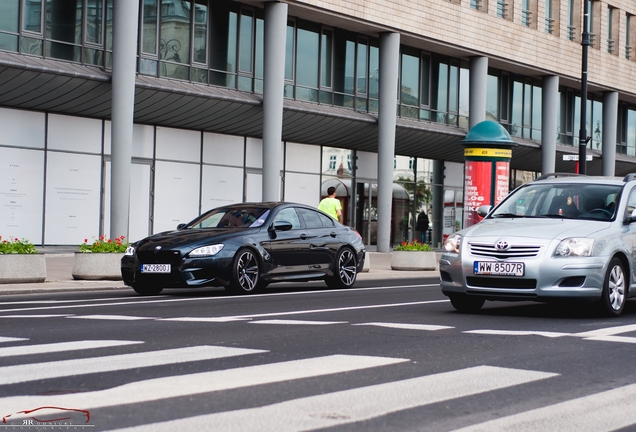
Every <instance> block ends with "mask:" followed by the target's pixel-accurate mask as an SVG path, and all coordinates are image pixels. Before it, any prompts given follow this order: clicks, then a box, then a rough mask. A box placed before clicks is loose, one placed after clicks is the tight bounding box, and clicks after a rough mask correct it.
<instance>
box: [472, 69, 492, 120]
mask: <svg viewBox="0 0 636 432" xmlns="http://www.w3.org/2000/svg"><path fill="white" fill-rule="evenodd" d="M468 85H469V87H468V92H469V98H468V100H469V102H468V109H469V113H468V116H469V117H468V125H469V127H471V128H472V127H473V126H475V125H476V124H477V123H481V122H482V121H484V120H486V94H487V90H488V57H471V58H470V79H469V84H468Z"/></svg>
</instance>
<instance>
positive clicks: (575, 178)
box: [531, 173, 636, 186]
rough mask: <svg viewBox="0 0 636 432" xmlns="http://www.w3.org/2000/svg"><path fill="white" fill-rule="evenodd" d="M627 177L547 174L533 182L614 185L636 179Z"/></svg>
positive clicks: (635, 178)
mask: <svg viewBox="0 0 636 432" xmlns="http://www.w3.org/2000/svg"><path fill="white" fill-rule="evenodd" d="M628 177H630V175H628V176H626V177H610V176H587V175H581V174H559V173H554V174H546V175H543V176H541V177H539V178H537V179H536V180H533V181H532V182H531V183H534V184H537V183H554V184H606V185H614V186H622V185H624V184H625V183H626V182H628V181H633V180H636V177H634V178H631V177H630V178H628Z"/></svg>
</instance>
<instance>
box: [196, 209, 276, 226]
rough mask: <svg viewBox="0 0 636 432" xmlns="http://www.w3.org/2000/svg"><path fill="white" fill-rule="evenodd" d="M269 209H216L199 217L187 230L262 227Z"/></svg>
mask: <svg viewBox="0 0 636 432" xmlns="http://www.w3.org/2000/svg"><path fill="white" fill-rule="evenodd" d="M268 213H269V209H267V208H262V207H251V206H246V207H232V208H218V209H214V210H212V211H210V212H209V213H206V214H204V215H201V216H200V217H198V218H197V219H195V220H193V221H192V222H190V223H189V224H188V227H189V228H225V227H240V228H249V227H257V226H261V225H263V223H264V222H265V219H266V218H267V215H268Z"/></svg>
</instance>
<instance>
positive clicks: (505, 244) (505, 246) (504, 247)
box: [495, 240, 510, 251]
mask: <svg viewBox="0 0 636 432" xmlns="http://www.w3.org/2000/svg"><path fill="white" fill-rule="evenodd" d="M495 249H497V250H500V251H507V250H508V249H510V245H509V244H508V242H507V241H503V240H499V241H498V242H497V243H495Z"/></svg>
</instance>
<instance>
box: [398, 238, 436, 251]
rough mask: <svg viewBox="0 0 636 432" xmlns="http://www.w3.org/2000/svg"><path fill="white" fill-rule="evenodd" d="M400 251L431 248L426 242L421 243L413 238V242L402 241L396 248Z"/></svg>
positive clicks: (428, 249) (427, 249)
mask: <svg viewBox="0 0 636 432" xmlns="http://www.w3.org/2000/svg"><path fill="white" fill-rule="evenodd" d="M395 250H398V251H430V250H431V248H430V246H429V245H428V244H426V243H420V242H418V241H417V240H413V241H412V242H411V243H409V242H402V244H401V245H399V246H398V247H396V248H395Z"/></svg>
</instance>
